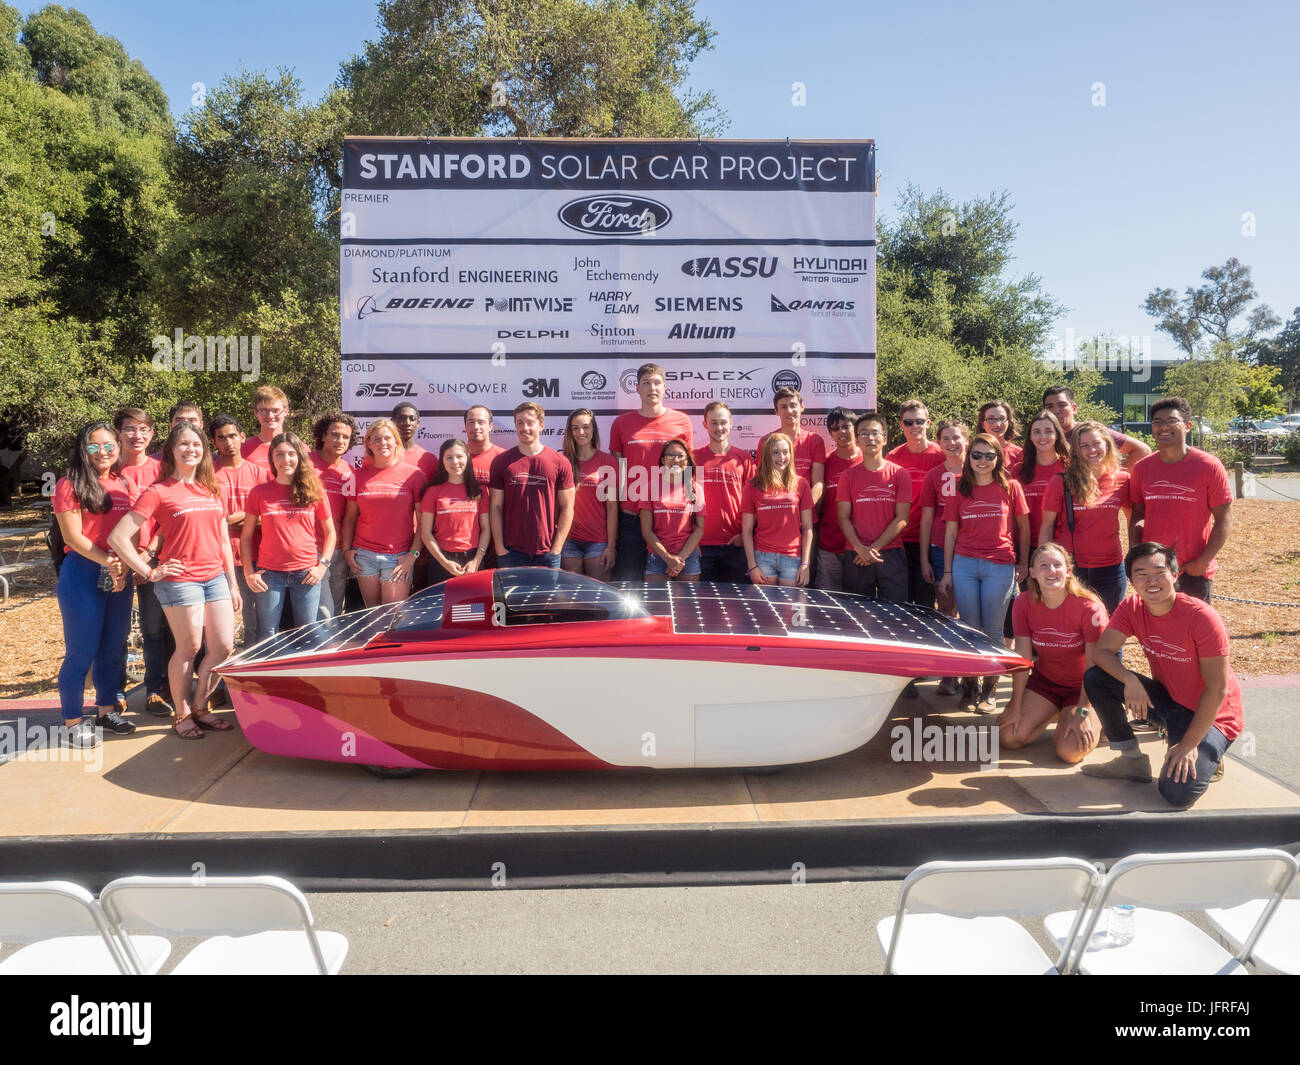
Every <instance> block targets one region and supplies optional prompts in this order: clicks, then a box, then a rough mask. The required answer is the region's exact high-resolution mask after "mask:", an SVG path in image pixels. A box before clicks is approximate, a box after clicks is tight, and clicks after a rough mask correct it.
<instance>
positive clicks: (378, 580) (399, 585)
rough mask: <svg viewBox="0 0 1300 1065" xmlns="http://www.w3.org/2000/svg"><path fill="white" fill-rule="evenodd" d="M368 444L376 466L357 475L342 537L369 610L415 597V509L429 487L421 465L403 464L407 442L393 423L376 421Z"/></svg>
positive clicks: (369, 428) (367, 448) (417, 553)
mask: <svg viewBox="0 0 1300 1065" xmlns="http://www.w3.org/2000/svg"><path fill="white" fill-rule="evenodd" d="M365 445H366V454H367V455H368V456H369V457H370V465H369V466H363V467H362V468H361V469H359V470H358V471H357V480H356V485H357V494H356V497H355V498H353V499H349V500H348V504H347V508H346V509H345V510H344V511H343V534H342V537H341V539H342V541H343V556H344V557H345V558H346V559H347V560H348V568H349V569H350V570H351V571H352V573H353V575H354V576H355V577H356V578H357V587H358V588H360V589H361V596H362V598H363V599H364V600H365V601H366V606H376V605H378V604H379V603H396V602H399V601H401V600H403V599H405V598H406V597H407V596H409V595H410V594H411V570H412V568H413V567H414V566H415V560H416V559H417V558H418V557H419V555H420V546H419V544H417V543H415V539H416V533H415V508H416V505H417V504H418V503H419V501H420V496H422V495H423V494H424V487H425V485H424V474H422V473H421V472H420V471H419V469H418V467H415V466H408V465H407V464H406V463H405V462H403V461H402V441H401V438H400V436H399V435H398V432H397V426H395V425H394V424H393V423H392V421H391V420H390V419H388V418H377V419H376V420H375V421H373V422H371V423H370V425H369V426H368V427H367V429H366V436H365Z"/></svg>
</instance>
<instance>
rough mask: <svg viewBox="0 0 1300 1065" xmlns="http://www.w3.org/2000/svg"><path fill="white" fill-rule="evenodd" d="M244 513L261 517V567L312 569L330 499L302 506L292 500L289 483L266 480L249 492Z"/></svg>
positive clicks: (251, 517) (283, 570) (248, 518)
mask: <svg viewBox="0 0 1300 1065" xmlns="http://www.w3.org/2000/svg"><path fill="white" fill-rule="evenodd" d="M245 465H248V464H247V463H245ZM244 515H245V517H244V520H245V521H253V520H255V519H257V518H261V520H262V526H261V530H260V531H261V534H262V542H261V545H260V546H259V547H258V548H257V549H256V550H257V568H258V569H269V570H275V571H276V572H277V573H293V572H296V571H297V570H303V569H311V568H312V566H314V565H316V563H317V562H319V561H320V552H319V551H318V550H317V544H318V543H319V542H320V540H321V538H322V536H323V534H324V531H325V523H326V522H327V521H329V520H330V505H329V500H328V499H325V498H323V497H322V498H321V499H318V500H317V501H316V502H315V503H306V504H303V505H302V506H299V505H297V504H296V503H294V502H292V501H291V500H290V497H289V485H287V484H279V483H278V482H276V481H263V482H262V483H261V484H257V485H254V486H253V488H252V490H251V491H250V492H249V493H248V499H247V501H246V502H245V503H244Z"/></svg>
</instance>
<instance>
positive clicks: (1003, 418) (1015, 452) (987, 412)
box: [975, 399, 1024, 470]
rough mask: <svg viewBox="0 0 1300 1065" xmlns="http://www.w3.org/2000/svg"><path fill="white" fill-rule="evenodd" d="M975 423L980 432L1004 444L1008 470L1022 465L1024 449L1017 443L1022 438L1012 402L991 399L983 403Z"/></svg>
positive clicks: (1003, 451)
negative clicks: (1021, 459)
mask: <svg viewBox="0 0 1300 1065" xmlns="http://www.w3.org/2000/svg"><path fill="white" fill-rule="evenodd" d="M975 425H976V426H977V431H978V432H981V433H988V434H989V436H991V437H993V438H994V439H995V440H997V442H998V443H999V444H1001V445H1002V454H1003V455H1004V456H1005V457H1006V463H1007V469H1008V470H1014V469H1015V468H1016V467H1017V466H1019V465H1020V457H1021V455H1023V454H1024V449H1023V448H1021V447H1020V446H1019V445H1018V444H1017V443H1016V441H1017V440H1019V439H1020V425H1019V423H1018V422H1017V421H1016V412H1015V408H1013V407H1012V406H1011V404H1010V403H1008V402H1007V401H1006V400H1005V399H991V400H989V401H988V402H987V403H984V404H982V405H981V406H980V409H979V414H978V415H977V416H976V418H975Z"/></svg>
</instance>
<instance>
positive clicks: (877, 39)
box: [17, 0, 1300, 356]
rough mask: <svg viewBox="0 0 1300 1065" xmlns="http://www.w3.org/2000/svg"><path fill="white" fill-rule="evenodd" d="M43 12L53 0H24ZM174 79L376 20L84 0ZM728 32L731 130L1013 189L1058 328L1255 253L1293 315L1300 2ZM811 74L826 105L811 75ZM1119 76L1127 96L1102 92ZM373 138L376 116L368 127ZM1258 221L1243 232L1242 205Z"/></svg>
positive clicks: (721, 2)
mask: <svg viewBox="0 0 1300 1065" xmlns="http://www.w3.org/2000/svg"><path fill="white" fill-rule="evenodd" d="M17 6H18V7H19V8H20V9H21V10H22V11H24V12H25V13H26V12H31V11H34V10H37V9H39V8H40V7H42V6H44V5H43V4H33V3H20V4H18V5H17ZM66 6H74V7H77V8H78V9H80V10H81V11H83V12H84V13H85V14H86V15H87V16H88V17H89V18H90V20H91V22H92V23H94V25H95V27H96V28H97V29H98V30H99V31H100V32H101V33H107V34H111V35H112V36H115V37H117V38H118V39H119V40H121V41H122V43H123V44H124V45H125V46H126V49H127V51H128V53H129V54H130V55H131V56H132V57H134V58H137V59H139V60H140V61H141V62H143V63H144V65H145V66H146V67H147V68H148V69H149V71H150V72H151V73H152V74H153V75H154V77H156V78H157V79H158V80H159V82H160V83H161V84H162V86H163V88H164V90H165V91H166V92H167V95H168V98H169V99H170V101H171V105H172V109H173V111H174V112H176V113H177V114H178V115H180V114H183V112H184V111H185V110H186V109H187V108H188V106H189V99H190V94H191V86H192V84H193V83H194V82H196V81H202V82H204V83H206V84H208V85H214V84H216V83H217V82H219V81H220V80H221V78H222V77H223V76H225V75H226V74H229V73H233V72H235V71H237V70H238V69H239V68H241V67H243V68H246V69H249V70H257V69H266V70H273V69H274V68H276V67H279V66H283V67H288V68H291V69H292V70H293V71H294V72H295V73H296V74H297V76H298V77H299V78H300V79H301V81H302V83H303V88H304V90H305V92H306V94H307V95H308V96H309V97H311V98H316V97H318V96H319V95H320V94H321V93H322V92H323V91H324V90H325V89H326V88H327V87H328V86H329V84H330V83H331V82H332V81H333V80H334V78H335V77H336V75H337V73H338V67H339V64H340V63H341V62H342V61H343V60H345V59H346V58H348V57H349V56H350V55H352V54H354V53H356V52H358V51H360V50H361V48H362V46H363V43H364V42H365V40H367V39H368V38H373V37H375V36H377V30H376V6H375V4H373V3H371V2H368V0H310V2H308V0H260V2H256V3H255V2H252V0H225V2H223V3H220V4H210V3H196V2H191V0H169V2H162V0H131V2H130V3H123V2H122V0H81V2H80V3H73V4H68V5H66ZM697 10H698V11H699V12H700V13H701V14H702V15H704V16H705V17H707V18H708V19H709V20H710V21H711V23H712V24H713V27H714V29H715V30H716V31H717V41H716V48H715V50H714V51H713V52H711V53H707V54H705V55H704V56H703V57H702V58H701V59H699V60H698V61H697V63H696V65H695V68H694V74H693V82H694V84H695V86H696V87H698V88H701V89H703V88H712V89H713V90H714V91H715V93H716V94H717V96H718V98H719V101H720V103H721V104H722V106H723V107H724V108H725V109H726V110H727V112H728V113H729V115H730V118H731V125H730V127H729V129H728V130H727V132H726V136H732V137H760V138H761V137H787V136H789V137H792V138H801V137H807V138H813V137H849V138H856V137H873V138H875V140H876V144H877V150H878V164H877V165H878V167H879V170H880V172H881V175H882V176H881V191H880V203H879V208H880V211H881V212H882V213H888V212H889V211H890V209H891V207H892V205H893V203H894V201H895V199H896V196H897V193H898V190H899V189H900V188H902V187H903V186H905V185H906V184H907V183H908V182H913V183H915V184H917V185H919V186H920V187H921V188H922V189H923V190H924V191H926V192H932V191H933V190H935V189H936V188H943V189H944V190H945V191H946V192H948V193H949V194H950V195H951V196H953V197H954V198H956V199H959V200H960V199H966V198H969V197H973V196H978V195H982V194H986V193H988V192H990V191H994V190H1000V189H1007V190H1008V191H1009V192H1010V194H1011V199H1012V201H1013V202H1014V203H1015V205H1016V209H1015V218H1016V220H1017V221H1018V222H1019V223H1020V234H1019V239H1018V241H1017V244H1016V254H1017V259H1016V261H1015V263H1014V264H1013V266H1012V269H1013V272H1014V273H1016V274H1022V273H1026V272H1033V273H1036V274H1038V275H1040V276H1041V277H1042V279H1043V287H1044V289H1045V290H1046V291H1048V292H1049V293H1051V294H1052V295H1054V296H1056V297H1057V298H1058V299H1059V300H1060V301H1061V302H1062V303H1064V304H1065V305H1066V306H1067V307H1069V308H1070V311H1069V313H1068V314H1067V315H1066V316H1065V318H1063V319H1062V320H1061V322H1060V323H1059V326H1058V329H1059V331H1060V332H1061V333H1064V331H1065V329H1066V328H1072V329H1073V330H1074V331H1075V333H1076V334H1077V335H1080V336H1084V335H1089V334H1093V333H1104V332H1112V333H1116V334H1119V335H1121V336H1129V335H1138V336H1148V337H1152V338H1153V351H1154V353H1155V354H1156V355H1157V356H1158V355H1160V354H1171V353H1172V345H1171V344H1170V343H1169V342H1168V341H1166V340H1165V339H1164V338H1163V337H1162V336H1160V335H1158V334H1155V333H1154V330H1153V328H1152V327H1153V324H1154V323H1153V320H1152V319H1150V318H1148V317H1147V316H1146V315H1145V314H1144V313H1143V312H1142V310H1141V309H1140V305H1141V303H1142V300H1143V299H1144V297H1145V296H1146V293H1147V292H1148V291H1150V290H1151V289H1152V288H1153V287H1156V286H1158V285H1160V286H1169V287H1172V288H1174V289H1175V290H1177V291H1180V292H1181V291H1182V289H1183V288H1184V287H1185V286H1187V285H1191V284H1196V283H1198V282H1199V275H1200V272H1201V271H1202V270H1203V269H1204V268H1205V267H1207V266H1210V265H1213V264H1220V263H1222V262H1223V261H1224V260H1225V259H1227V258H1228V257H1229V256H1234V255H1235V256H1237V257H1238V258H1240V259H1241V260H1242V261H1243V262H1245V263H1247V264H1248V265H1249V266H1250V267H1251V268H1252V270H1253V276H1254V280H1255V284H1256V286H1257V288H1258V289H1259V292H1260V295H1261V297H1262V298H1263V299H1264V300H1265V301H1266V302H1268V303H1269V304H1271V305H1272V307H1273V310H1274V311H1275V312H1277V313H1278V314H1279V315H1280V316H1281V317H1282V318H1283V319H1286V318H1289V317H1290V316H1291V313H1292V311H1293V309H1294V308H1295V307H1296V306H1297V305H1300V255H1297V249H1298V248H1300V203H1297V201H1296V190H1297V188H1300V182H1298V181H1297V175H1298V174H1300V146H1298V145H1300V136H1297V133H1298V132H1300V130H1298V129H1297V126H1300V75H1297V74H1296V72H1295V71H1296V68H1297V64H1296V61H1295V57H1294V51H1293V50H1294V45H1295V41H1296V40H1297V37H1298V35H1300V34H1298V31H1300V6H1292V5H1289V4H1276V3H1274V4H1267V3H1257V2H1242V0H1238V2H1236V3H1233V4H1231V5H1226V6H1225V5H1222V4H1217V3H1208V2H1203V0H1188V2H1184V3H1177V4H1173V3H1168V4H1163V3H1162V4H1157V3H1112V2H1106V0H1092V2H1089V3H1086V4H1071V5H1064V4H1062V5H1041V4H1038V3H1008V2H1003V3H989V4H974V3H971V4H959V3H932V4H921V5H918V4H910V3H900V2H897V0H895V2H893V3H889V4H883V3H876V2H870V3H852V2H847V0H840V2H820V3H819V2H813V0H804V2H801V3H798V4H793V3H789V2H788V0H786V2H778V0H700V2H699V4H698V7H697ZM794 82H802V83H803V84H804V85H805V86H806V99H807V103H806V106H804V107H795V106H792V104H791V95H792V93H791V86H792V85H793V83H794ZM1097 82H1102V83H1104V92H1105V106H1094V103H1093V100H1094V98H1095V96H1096V92H1095V90H1094V88H1093V86H1094V84H1095V83H1097ZM354 132H356V133H364V132H366V131H365V130H356V131H354ZM1247 212H1251V213H1253V215H1254V225H1255V235H1254V236H1245V235H1243V232H1242V229H1243V224H1244V223H1243V221H1242V216H1243V214H1245V213H1247Z"/></svg>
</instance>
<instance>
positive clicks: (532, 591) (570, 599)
mask: <svg viewBox="0 0 1300 1065" xmlns="http://www.w3.org/2000/svg"><path fill="white" fill-rule="evenodd" d="M492 593H493V597H494V598H495V599H496V601H497V602H498V603H500V604H501V605H502V606H503V607H504V608H505V623H506V625H549V624H554V623H557V622H574V621H625V620H627V619H629V618H645V617H649V616H650V614H649V612H648V611H647V610H646V609H645V607H644V606H642V605H641V603H640V602H638V601H637V600H636V599H635V598H632V597H630V596H627V595H624V594H623V593H622V592H620V591H618V590H617V589H616V588H611V587H610V586H609V585H608V584H603V583H601V582H600V581H598V580H595V579H594V578H591V577H584V576H582V575H581V574H579V573H569V572H567V571H565V570H558V569H544V568H542V567H539V566H523V567H517V568H513V569H502V570H497V571H496V572H495V573H494V574H493V575H492Z"/></svg>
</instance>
